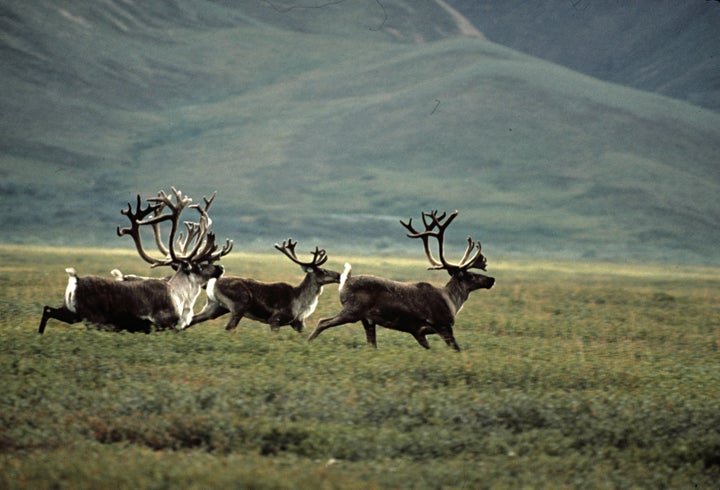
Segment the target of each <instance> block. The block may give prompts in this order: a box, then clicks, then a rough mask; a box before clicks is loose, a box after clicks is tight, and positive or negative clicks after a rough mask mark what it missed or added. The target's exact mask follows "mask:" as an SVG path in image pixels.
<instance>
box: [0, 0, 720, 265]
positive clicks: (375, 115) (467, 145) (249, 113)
mask: <svg viewBox="0 0 720 490" xmlns="http://www.w3.org/2000/svg"><path fill="white" fill-rule="evenodd" d="M463 21H464V19H463V18H462V17H460V16H459V14H457V12H453V11H452V10H450V9H449V8H448V7H447V5H445V4H443V3H441V2H432V1H417V2H413V3H412V4H411V6H410V4H408V3H407V2H400V1H389V0H388V1H382V2H377V1H350V0H348V1H344V2H327V3H323V2H310V1H307V2H268V1H258V2H230V1H225V2H222V1H189V0H175V1H166V2H150V3H148V4H147V5H146V3H143V2H131V1H124V0H106V1H104V2H95V1H93V2H90V1H88V2H80V1H66V2H57V1H50V0H47V1H34V2H24V1H16V2H5V3H4V4H3V6H2V7H0V28H1V29H0V53H2V54H1V56H2V71H0V83H2V87H3V90H2V91H1V93H0V108H1V114H2V115H1V116H0V128H1V130H0V162H2V171H1V173H0V175H1V176H2V180H1V181H0V182H1V184H0V192H1V193H2V194H1V198H0V199H1V201H0V204H1V205H2V208H3V209H4V211H5V212H4V213H2V215H0V216H2V218H0V220H2V221H1V222H0V223H1V224H2V229H3V230H4V231H5V236H4V239H3V241H7V242H29V243H51V244H77V245H95V244H102V245H113V246H123V247H128V248H130V247H131V245H130V243H126V242H129V240H124V239H120V238H117V237H115V226H116V225H122V224H124V223H123V219H125V218H124V217H122V216H121V215H120V214H119V212H118V211H119V209H120V208H121V207H124V206H125V203H126V202H127V201H128V200H130V199H133V197H134V195H135V194H136V193H138V192H140V193H141V194H142V195H143V196H146V197H149V196H151V195H153V194H154V193H156V192H157V191H158V190H159V189H161V188H164V189H169V187H170V186H171V185H175V186H177V187H179V188H181V189H182V190H183V191H185V192H186V193H188V194H190V195H193V196H196V199H199V198H200V196H201V195H202V194H203V193H205V194H209V193H211V192H212V191H213V190H218V198H217V200H216V203H215V204H214V205H213V218H214V220H215V224H214V228H215V229H216V231H217V233H218V235H220V236H221V237H222V238H224V237H225V236H227V237H230V238H233V239H235V241H236V247H237V249H238V250H244V249H257V248H259V247H260V248H263V249H267V250H271V248H270V246H271V245H272V243H273V242H275V241H279V240H282V239H284V238H286V237H287V236H293V237H294V238H296V239H298V240H300V241H301V244H302V243H304V242H307V246H308V247H310V246H314V244H315V243H316V242H318V243H320V244H322V245H324V246H326V247H327V248H328V249H331V250H347V251H358V250H366V251H368V252H372V253H375V252H377V251H382V250H385V249H388V248H390V249H393V250H395V251H398V250H403V249H407V253H408V254H411V255H412V256H415V257H417V256H420V255H421V253H420V250H419V249H418V246H417V244H415V243H412V242H410V241H409V240H408V239H406V238H404V234H403V229H402V228H401V227H400V226H399V224H398V222H397V220H398V219H400V218H408V217H410V216H417V215H419V213H420V211H421V210H428V209H431V208H440V209H445V210H451V209H459V210H460V211H461V213H460V216H459V217H458V219H457V220H456V224H454V225H453V226H454V227H456V229H455V230H452V231H453V234H452V236H450V237H449V239H450V240H452V242H453V243H457V244H458V245H459V246H461V245H462V244H463V242H464V238H465V236H466V235H467V234H471V235H473V236H474V237H476V238H478V237H480V238H482V240H483V244H484V248H485V250H486V251H487V254H488V256H490V257H491V258H492V257H507V256H510V255H512V254H528V255H539V256H548V255H553V256H567V257H578V256H585V257H598V258H604V257H615V258H623V259H632V260H669V261H673V262H684V261H694V262H718V261H719V260H720V253H719V252H718V247H717V246H716V244H717V243H718V241H719V240H720V204H719V203H718V199H717V198H716V196H717V195H718V191H720V170H719V167H718V157H720V115H718V114H717V113H715V112H713V111H711V110H708V109H702V108H700V107H698V106H694V105H690V104H688V103H685V102H681V101H679V100H676V99H671V98H668V97H665V96H662V95H657V94H653V93H648V92H642V91H638V90H636V89H630V88H626V87H623V86H621V85H618V84H611V83H607V82H602V81H599V80H597V79H595V78H591V77H588V76H586V75H581V74H578V73H577V72H574V71H571V70H569V69H566V68H562V67H560V66H558V65H555V64H551V63H548V62H545V61H541V60H539V59H537V58H533V57H530V56H528V55H524V54H520V53H519V52H517V51H513V50H511V49H509V48H506V47H503V46H501V45H498V44H494V43H492V42H489V41H487V40H486V39H485V38H484V37H483V35H482V34H480V33H478V32H474V31H473V30H472V28H471V26H468V25H467V24H465V23H464V22H463Z"/></svg>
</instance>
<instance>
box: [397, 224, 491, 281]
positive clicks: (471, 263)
mask: <svg viewBox="0 0 720 490" xmlns="http://www.w3.org/2000/svg"><path fill="white" fill-rule="evenodd" d="M446 214H447V213H442V214H441V215H440V216H438V211H437V210H432V211H430V212H428V213H426V212H423V213H422V220H423V223H424V224H425V231H423V232H418V231H417V230H416V229H415V228H414V227H413V226H412V218H411V219H409V220H408V222H407V223H405V222H404V221H402V220H400V224H401V225H403V226H404V227H405V228H406V229H407V230H408V231H409V232H410V233H408V237H410V238H420V239H421V240H422V242H423V247H424V248H425V255H426V256H427V258H428V260H429V261H430V264H431V265H432V267H431V269H445V270H447V271H449V272H452V271H464V270H468V269H472V268H476V269H482V270H485V267H486V265H487V260H486V259H485V256H484V255H483V254H482V247H481V245H480V240H478V241H477V242H473V239H472V238H471V237H468V238H467V241H468V246H467V249H466V250H465V253H464V254H463V256H462V259H460V262H458V263H457V264H452V263H450V262H448V261H447V260H446V259H445V230H446V229H447V228H448V226H450V223H452V221H453V220H454V219H455V217H456V216H457V215H458V211H457V210H455V211H453V212H452V213H450V215H449V216H447V219H446V218H445V216H446ZM443 220H444V221H443ZM435 228H437V231H434V230H435ZM430 237H433V238H435V239H436V240H437V242H438V255H439V257H440V260H437V259H436V258H435V257H433V254H432V252H431V250H430V243H429V239H430ZM474 248H477V251H476V252H475V254H474V255H472V256H471V254H472V251H473V249H474Z"/></svg>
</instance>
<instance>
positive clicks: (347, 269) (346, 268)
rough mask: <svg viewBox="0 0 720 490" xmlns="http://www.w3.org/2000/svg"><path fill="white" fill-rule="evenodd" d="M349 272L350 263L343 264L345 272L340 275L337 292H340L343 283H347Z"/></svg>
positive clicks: (350, 269) (350, 268) (350, 270)
mask: <svg viewBox="0 0 720 490" xmlns="http://www.w3.org/2000/svg"><path fill="white" fill-rule="evenodd" d="M351 272H352V266H351V265H350V262H345V270H344V271H343V273H342V274H341V275H340V285H339V286H338V291H342V288H343V286H345V281H347V279H348V277H350V273H351Z"/></svg>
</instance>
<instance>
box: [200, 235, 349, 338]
mask: <svg viewBox="0 0 720 490" xmlns="http://www.w3.org/2000/svg"><path fill="white" fill-rule="evenodd" d="M296 245H297V242H293V240H292V239H289V240H287V241H286V242H283V244H282V246H281V245H278V244H275V248H277V249H278V250H279V251H280V252H282V253H284V254H285V255H286V256H287V257H288V258H289V259H290V260H292V261H293V262H295V263H296V264H298V265H299V266H301V267H302V269H303V271H305V273H306V274H305V278H304V279H303V281H302V282H301V283H300V284H299V285H298V286H292V285H290V284H286V283H284V282H275V283H266V282H261V281H256V280H254V279H249V278H245V277H238V276H223V277H221V278H219V279H217V280H211V281H210V282H209V283H208V285H207V288H206V293H207V303H206V304H205V307H204V308H203V309H202V311H200V313H198V314H197V315H195V317H194V318H193V320H192V322H191V325H195V324H196V323H200V322H204V321H206V320H211V319H213V318H217V317H219V316H221V315H224V314H226V313H230V319H229V320H228V322H227V325H226V326H225V329H226V330H233V329H235V328H236V327H237V324H238V322H239V321H240V320H241V319H242V318H243V317H247V318H250V319H251V320H255V321H258V322H261V323H265V324H267V325H270V328H271V329H272V330H273V331H277V330H278V329H279V328H280V327H281V326H283V325H290V326H291V327H292V328H293V329H294V330H295V331H297V332H302V330H303V328H304V326H305V319H306V318H307V317H309V316H310V315H312V313H313V312H314V311H315V307H316V306H317V303H318V299H319V297H320V294H322V291H323V286H324V285H326V284H332V283H338V282H340V274H339V273H337V272H335V271H331V270H327V269H323V268H322V267H320V266H321V265H323V264H324V263H325V262H326V261H327V254H326V252H325V250H323V249H319V248H317V247H316V248H315V251H314V252H313V258H312V260H311V261H310V262H302V261H300V260H299V259H298V258H297V255H296V254H295V246H296Z"/></svg>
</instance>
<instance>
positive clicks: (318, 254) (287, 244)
mask: <svg viewBox="0 0 720 490" xmlns="http://www.w3.org/2000/svg"><path fill="white" fill-rule="evenodd" d="M297 243H298V242H297V241H293V239H292V238H288V239H287V240H284V241H283V242H282V245H278V244H277V243H276V244H275V248H276V249H278V250H279V251H281V252H282V253H284V254H285V255H286V256H287V257H288V258H289V259H290V260H292V261H293V262H295V263H296V264H298V265H299V266H301V267H313V268H314V267H320V266H321V265H323V264H324V263H325V262H327V260H328V257H327V252H325V249H324V248H319V247H315V251H314V252H311V253H312V255H313V258H312V260H311V261H310V262H302V261H301V260H299V259H298V258H297V255H296V254H295V246H296V245H297Z"/></svg>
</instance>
